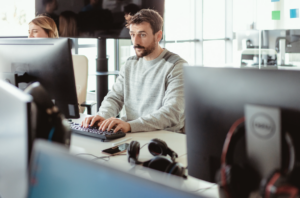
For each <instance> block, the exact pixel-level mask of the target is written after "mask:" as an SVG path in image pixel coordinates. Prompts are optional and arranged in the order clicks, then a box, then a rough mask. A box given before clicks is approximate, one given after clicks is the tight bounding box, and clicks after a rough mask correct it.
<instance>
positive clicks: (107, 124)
mask: <svg viewBox="0 0 300 198" xmlns="http://www.w3.org/2000/svg"><path fill="white" fill-rule="evenodd" d="M113 127H115V130H114V133H115V132H117V131H119V130H121V131H123V132H124V133H127V132H128V131H130V130H131V127H130V124H129V123H127V122H124V121H122V120H120V119H118V118H113V117H111V118H109V119H106V120H104V121H103V122H102V123H101V125H100V127H99V129H100V130H102V131H104V130H105V129H107V130H108V131H109V130H111V129H112V128H113Z"/></svg>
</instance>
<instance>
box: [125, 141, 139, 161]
mask: <svg viewBox="0 0 300 198" xmlns="http://www.w3.org/2000/svg"><path fill="white" fill-rule="evenodd" d="M139 154H140V143H139V142H137V141H131V142H130V145H129V147H128V149H127V160H128V162H129V163H134V164H136V163H137V162H138V157H139Z"/></svg>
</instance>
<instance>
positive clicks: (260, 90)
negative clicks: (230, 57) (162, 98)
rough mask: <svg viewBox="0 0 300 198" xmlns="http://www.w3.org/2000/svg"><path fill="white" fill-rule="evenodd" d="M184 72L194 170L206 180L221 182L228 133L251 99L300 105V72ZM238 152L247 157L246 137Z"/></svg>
mask: <svg viewBox="0 0 300 198" xmlns="http://www.w3.org/2000/svg"><path fill="white" fill-rule="evenodd" d="M184 77H185V104H186V133H187V150H188V168H189V174H190V175H192V176H194V177H197V178H200V179H203V180H206V181H210V182H215V175H216V172H217V170H218V169H219V168H220V159H221V152H222V148H223V144H224V140H225V138H226V135H227V132H228V131H229V128H230V127H231V125H232V124H233V123H234V122H235V121H236V120H237V119H239V118H241V117H243V116H244V106H245V104H257V105H267V106H277V107H283V108H288V109H295V110H300V89H299V85H300V72H299V71H283V70H258V69H233V68H205V67H185V68H184ZM299 134H300V133H298V134H293V136H294V137H296V138H300V137H299ZM296 150H298V151H300V148H299V146H297V145H296ZM235 151H236V152H235V153H234V154H233V155H234V159H238V160H240V161H238V162H245V160H246V149H245V140H244V139H241V141H240V142H238V143H237V145H236V149H235ZM298 153H299V152H298ZM297 155H299V154H297ZM297 158H298V159H299V156H297ZM238 162H236V163H238Z"/></svg>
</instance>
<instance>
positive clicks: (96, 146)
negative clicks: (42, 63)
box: [71, 116, 219, 198]
mask: <svg viewBox="0 0 300 198" xmlns="http://www.w3.org/2000/svg"><path fill="white" fill-rule="evenodd" d="M83 117H85V116H82V117H81V118H80V119H76V120H75V119H74V120H73V122H77V123H81V121H82V119H83ZM128 137H131V138H132V139H130V140H128V143H129V142H130V141H132V140H135V141H138V142H139V143H140V145H141V147H142V146H143V145H144V144H147V143H149V141H150V140H151V139H153V138H159V139H161V140H164V141H165V142H166V143H167V145H168V146H169V147H170V148H171V149H172V150H174V151H175V152H176V153H177V154H178V156H179V158H178V159H177V162H180V163H181V164H182V165H184V166H187V155H186V154H187V148H186V135H185V134H180V133H174V132H169V131H154V132H140V133H127V134H126V137H124V138H128ZM120 140H121V138H119V139H116V140H112V141H109V142H102V141H101V140H100V139H97V138H92V137H88V136H82V135H78V134H72V137H71V150H72V152H73V153H74V154H78V153H89V154H93V155H96V156H106V155H105V154H103V153H101V151H102V150H103V149H106V148H109V147H112V143H114V142H118V141H120ZM84 158H86V159H91V160H92V159H94V157H91V156H84ZM151 158H153V156H152V155H151V154H150V152H149V151H148V146H147V145H146V146H144V147H143V148H142V149H141V150H140V156H139V160H140V161H146V160H149V159H151ZM98 162H99V163H114V164H118V165H120V166H122V168H124V169H125V170H126V169H127V170H130V169H131V168H132V166H131V165H130V164H129V163H128V161H127V156H126V155H118V156H113V157H110V160H109V161H104V160H101V159H99V160H98ZM184 185H185V186H186V188H187V190H189V191H197V190H198V189H201V190H199V191H197V192H199V194H201V195H204V196H208V197H216V198H218V197H219V190H218V186H217V185H214V184H212V183H209V182H205V181H202V180H199V179H196V178H194V177H191V176H188V179H187V180H186V181H185V184H184ZM210 187H211V188H210ZM206 188H209V189H206Z"/></svg>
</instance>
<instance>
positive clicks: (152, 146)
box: [148, 138, 168, 156]
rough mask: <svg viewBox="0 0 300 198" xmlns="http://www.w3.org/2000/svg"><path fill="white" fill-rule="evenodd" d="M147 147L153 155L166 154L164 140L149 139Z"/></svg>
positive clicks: (166, 149) (166, 147) (166, 148)
mask: <svg viewBox="0 0 300 198" xmlns="http://www.w3.org/2000/svg"><path fill="white" fill-rule="evenodd" d="M148 149H149V152H150V153H151V154H152V155H153V156H158V155H164V156H166V155H167V151H168V146H167V143H166V142H165V141H163V140H160V139H157V138H155V139H152V140H151V141H150V143H149V145H148Z"/></svg>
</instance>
